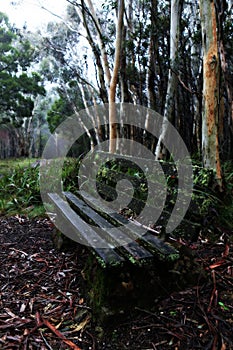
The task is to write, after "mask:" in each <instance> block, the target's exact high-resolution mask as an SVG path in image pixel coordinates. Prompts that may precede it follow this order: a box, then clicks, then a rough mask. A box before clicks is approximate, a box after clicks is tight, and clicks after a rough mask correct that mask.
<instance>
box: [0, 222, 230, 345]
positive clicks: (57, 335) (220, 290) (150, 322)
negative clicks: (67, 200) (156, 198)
mask: <svg viewBox="0 0 233 350" xmlns="http://www.w3.org/2000/svg"><path fill="white" fill-rule="evenodd" d="M53 231H54V227H53V225H52V224H51V223H50V221H49V220H48V219H45V218H43V219H31V220H29V219H27V218H26V217H22V216H14V217H8V218H5V217H0V244H1V251H0V349H12V350H13V349H25V350H26V349H41V350H44V349H52V350H57V349H74V350H78V349H82V350H87V349H91V350H95V349H96V350H97V349H101V350H102V349H103V350H104V349H112V350H115V349H130V350H134V349H140V350H156V349H158V350H162V349H174V350H175V349H179V350H181V349H183V350H187V349H211V350H217V349H219V350H225V349H233V245H232V243H229V240H228V236H229V235H230V234H231V233H229V232H223V231H221V230H219V231H218V232H219V239H218V240H217V242H216V243H209V242H208V240H206V241H205V240H204V239H203V241H199V242H198V243H197V244H196V246H195V245H193V246H192V249H193V250H194V251H195V255H196V261H197V262H198V263H199V264H200V266H202V268H203V270H205V272H206V274H207V277H208V278H206V279H205V281H204V282H202V283H201V284H200V285H194V286H193V287H191V288H187V289H185V290H183V291H181V292H174V293H169V295H168V297H167V298H164V299H162V300H160V301H159V302H158V304H157V305H154V308H153V309H150V310H148V309H146V310H144V309H135V310H132V312H131V313H128V314H127V316H126V317H125V318H124V320H122V319H119V320H117V322H113V323H112V324H109V325H107V326H106V327H104V328H101V327H99V326H97V325H96V324H95V323H94V322H93V320H92V312H91V311H92V310H91V308H90V307H89V305H88V298H87V297H86V295H85V294H86V293H85V288H84V284H85V281H84V280H83V267H84V264H85V261H86V259H87V255H86V254H87V253H86V251H85V250H83V249H82V247H80V246H78V245H75V244H74V245H72V247H69V248H66V249H65V250H60V251H58V250H56V249H55V248H54V246H53V242H52V233H53Z"/></svg>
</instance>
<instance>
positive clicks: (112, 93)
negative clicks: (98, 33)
mask: <svg viewBox="0 0 233 350" xmlns="http://www.w3.org/2000/svg"><path fill="white" fill-rule="evenodd" d="M124 7H125V6H124V0H119V3H118V21H117V28H116V46H115V58H114V66H113V72H112V78H111V82H110V87H109V128H110V130H109V131H110V135H109V138H110V143H109V152H111V153H114V152H115V151H116V139H117V124H116V110H115V101H116V87H117V81H118V72H119V67H120V55H121V47H122V35H123V17H124Z"/></svg>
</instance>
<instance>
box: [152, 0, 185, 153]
mask: <svg viewBox="0 0 233 350" xmlns="http://www.w3.org/2000/svg"><path fill="white" fill-rule="evenodd" d="M182 3H183V1H182V0H171V22H170V23H171V24H170V69H169V76H168V85H167V95H166V102H165V110H164V122H163V126H162V132H161V134H160V137H159V140H158V143H157V146H156V150H155V158H156V159H159V158H160V157H161V145H162V142H163V141H164V138H165V135H166V132H167V125H168V123H169V122H171V120H172V112H173V107H174V95H175V91H176V87H177V83H178V79H177V73H178V43H179V34H180V17H181V8H182Z"/></svg>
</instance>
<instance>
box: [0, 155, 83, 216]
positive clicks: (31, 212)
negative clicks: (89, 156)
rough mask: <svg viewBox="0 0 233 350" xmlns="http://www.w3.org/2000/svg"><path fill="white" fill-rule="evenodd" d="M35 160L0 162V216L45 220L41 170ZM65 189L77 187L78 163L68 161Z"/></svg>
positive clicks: (65, 171)
mask: <svg viewBox="0 0 233 350" xmlns="http://www.w3.org/2000/svg"><path fill="white" fill-rule="evenodd" d="M35 162H36V159H32V158H20V159H6V160H2V159H1V160H0V193H1V196H0V215H14V214H16V213H17V214H24V215H27V216H29V217H36V216H44V215H45V209H44V206H43V203H42V200H41V196H40V183H39V167H32V166H31V165H32V164H33V163H35ZM62 172H63V179H64V188H65V189H66V190H74V189H75V187H77V182H78V181H77V160H75V159H71V158H69V159H67V160H66V161H65V165H64V168H63V169H62Z"/></svg>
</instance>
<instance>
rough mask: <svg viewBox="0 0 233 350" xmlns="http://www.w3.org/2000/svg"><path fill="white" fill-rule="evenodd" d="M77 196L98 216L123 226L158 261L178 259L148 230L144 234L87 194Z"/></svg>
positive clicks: (168, 247) (170, 247)
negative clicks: (97, 213)
mask: <svg viewBox="0 0 233 350" xmlns="http://www.w3.org/2000/svg"><path fill="white" fill-rule="evenodd" d="M78 194H79V195H80V196H81V197H83V199H84V200H85V201H87V202H88V204H89V203H90V206H91V207H94V209H95V210H96V211H98V212H99V213H100V215H103V216H104V217H105V218H108V217H109V218H111V219H112V221H113V220H114V221H115V223H116V224H118V225H124V228H125V230H127V231H128V232H129V236H130V237H134V239H135V240H140V241H141V243H142V244H143V245H144V246H145V247H146V248H147V249H149V250H150V251H151V252H152V253H153V254H156V255H157V257H158V258H159V259H162V260H163V258H164V257H165V258H166V257H169V256H171V255H172V256H173V257H174V258H175V256H177V257H178V251H177V250H176V249H175V248H173V247H172V246H170V245H169V244H167V243H166V242H164V241H162V240H160V239H159V238H158V237H156V236H154V235H153V234H152V233H150V231H149V230H148V231H147V232H146V233H145V229H144V228H143V227H141V226H140V225H137V224H135V223H134V222H133V221H129V220H128V219H126V218H125V217H123V216H122V215H121V214H119V213H117V212H113V211H112V209H111V208H109V207H107V206H105V205H104V204H103V203H101V201H99V200H98V199H96V198H94V197H92V196H90V195H89V194H88V193H86V192H84V191H81V192H78ZM128 232H127V234H128Z"/></svg>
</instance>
